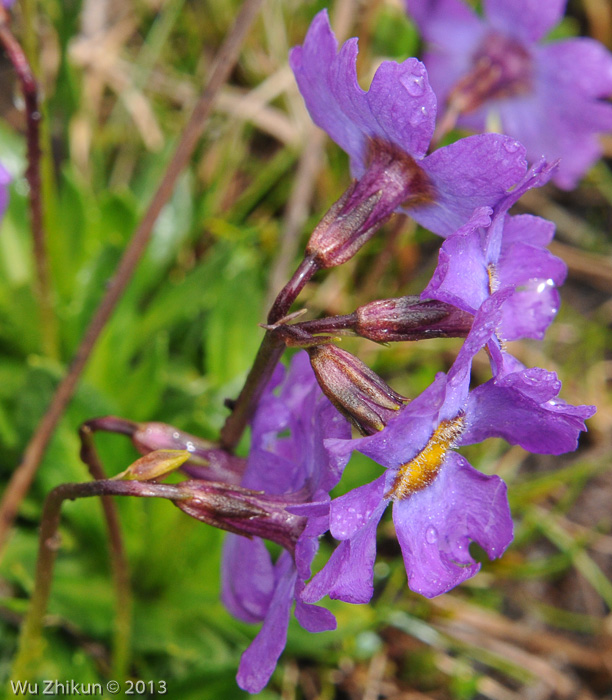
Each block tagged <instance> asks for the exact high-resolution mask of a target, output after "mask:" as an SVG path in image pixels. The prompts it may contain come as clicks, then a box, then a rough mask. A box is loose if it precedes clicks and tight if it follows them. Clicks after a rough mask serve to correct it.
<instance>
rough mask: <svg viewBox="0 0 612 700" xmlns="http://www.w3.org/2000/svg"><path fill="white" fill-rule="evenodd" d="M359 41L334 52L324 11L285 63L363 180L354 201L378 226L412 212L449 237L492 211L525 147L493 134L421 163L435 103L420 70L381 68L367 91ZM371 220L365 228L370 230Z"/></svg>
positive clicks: (519, 172)
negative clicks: (476, 214) (370, 206)
mask: <svg viewBox="0 0 612 700" xmlns="http://www.w3.org/2000/svg"><path fill="white" fill-rule="evenodd" d="M356 58H357V39H350V40H349V41H347V42H346V43H345V44H344V45H343V46H342V47H341V49H340V51H338V48H337V42H336V38H335V36H334V34H333V32H332V30H331V28H330V26H329V20H328V17H327V13H326V11H322V12H320V13H319V14H318V15H317V16H316V17H315V19H314V20H313V22H312V24H311V26H310V29H309V30H308V34H307V35H306V39H305V41H304V44H303V46H297V47H295V48H294V49H293V50H292V51H291V54H290V59H289V61H290V64H291V67H292V69H293V72H294V73H295V77H296V80H297V83H298V86H299V88H300V92H301V93H302V96H303V98H304V100H305V102H306V106H307V108H308V111H309V112H310V115H311V116H312V118H313V120H314V122H315V123H316V124H318V126H320V127H321V128H322V129H324V130H325V131H326V132H327V133H328V134H329V135H330V136H331V138H332V139H333V140H334V141H335V142H336V143H337V144H338V145H339V146H341V147H342V148H343V149H344V150H345V151H346V152H347V153H348V154H349V156H350V159H351V170H352V173H353V175H354V176H355V177H357V178H359V179H360V181H359V183H358V185H357V193H355V192H353V193H352V194H351V198H352V199H355V198H356V197H359V201H362V202H364V201H371V199H372V197H375V196H379V197H380V201H378V202H377V204H376V206H377V209H378V211H377V219H376V220H377V221H379V222H380V221H381V220H382V219H384V217H385V216H388V215H389V214H390V213H391V212H392V211H394V210H399V211H405V212H407V213H409V214H410V215H411V216H412V217H413V218H414V219H415V220H416V221H418V222H419V223H420V224H422V225H423V226H425V227H427V228H429V229H430V230H431V231H434V232H435V233H437V234H439V235H442V236H446V235H449V234H450V233H452V232H453V231H455V230H456V229H457V228H458V227H459V226H461V225H462V224H464V223H465V222H466V221H467V220H468V219H469V217H470V216H471V214H472V212H473V211H474V209H475V208H476V207H479V206H494V205H495V204H496V203H497V201H498V200H499V199H501V197H503V195H504V194H505V192H506V191H507V190H508V189H509V188H510V187H511V186H513V185H514V184H515V183H516V182H517V181H518V180H520V179H521V178H522V177H523V175H524V173H525V169H526V163H525V151H524V148H523V147H522V146H521V145H520V144H519V143H518V142H517V141H515V140H514V139H513V138H509V137H506V136H500V135H498V134H486V135H480V136H472V137H469V138H466V139H462V140H460V141H457V142H456V143H454V144H452V145H450V146H446V147H444V148H440V149H438V150H436V151H434V152H433V153H432V154H430V155H426V153H427V149H428V147H429V143H430V141H431V137H432V135H433V131H434V126H435V117H436V97H435V95H434V93H433V91H432V89H431V87H430V85H429V82H428V78H427V72H426V70H425V67H424V66H423V64H422V63H420V62H419V61H417V60H416V59H414V58H409V59H408V60H406V61H404V62H403V63H401V64H397V63H394V62H391V61H384V62H383V63H382V64H381V65H380V67H379V68H378V70H377V71H376V74H375V75H374V78H373V80H372V84H371V86H370V89H369V90H368V91H367V92H364V91H363V90H362V89H361V88H360V87H359V84H358V82H357V75H356V69H355V62H356ZM373 224H374V221H373V219H372V217H370V219H369V220H368V226H370V227H371V226H373Z"/></svg>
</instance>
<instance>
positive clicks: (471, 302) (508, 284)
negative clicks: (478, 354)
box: [422, 162, 567, 340]
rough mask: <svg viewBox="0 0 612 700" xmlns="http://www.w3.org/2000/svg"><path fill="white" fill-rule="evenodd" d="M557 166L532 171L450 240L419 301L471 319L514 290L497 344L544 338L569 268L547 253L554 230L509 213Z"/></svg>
mask: <svg viewBox="0 0 612 700" xmlns="http://www.w3.org/2000/svg"><path fill="white" fill-rule="evenodd" d="M555 166H556V164H553V165H548V164H546V163H545V162H541V163H540V164H539V165H537V166H535V167H533V168H532V169H531V170H530V171H529V173H528V174H527V175H526V177H525V178H524V179H523V181H522V182H521V183H519V185H517V187H516V188H514V189H513V191H512V192H511V193H510V194H508V195H507V196H506V197H504V198H503V199H502V200H501V201H500V202H499V203H498V204H497V206H496V207H495V208H494V210H493V211H492V210H491V209H489V208H488V207H481V208H479V209H477V210H476V211H475V212H474V215H473V216H472V218H471V219H470V221H468V223H467V224H465V225H464V226H462V227H461V228H460V229H459V230H458V231H456V232H455V233H454V234H452V235H451V236H449V237H448V238H447V239H446V240H445V241H444V243H443V244H442V246H441V248H440V252H439V258H438V266H437V268H436V270H435V272H434V275H433V277H432V279H431V281H430V283H429V285H428V286H427V287H426V289H425V290H424V291H423V294H422V298H423V299H437V300H439V301H444V302H446V303H449V304H453V305H455V306H457V307H458V308H460V309H463V310H464V311H468V312H470V313H472V314H474V313H476V311H477V310H478V309H479V308H480V306H481V304H482V303H483V302H484V300H485V299H487V298H488V297H489V296H490V295H491V294H493V293H494V292H495V291H498V290H500V289H512V290H514V294H512V296H510V297H509V298H508V300H507V301H506V303H505V304H504V306H503V309H502V315H501V319H500V324H499V328H498V332H499V336H500V339H502V340H517V339H519V338H543V337H544V333H545V331H546V329H547V328H548V326H549V325H550V323H551V321H552V320H553V318H554V317H555V315H556V313H557V310H558V308H559V293H558V291H557V287H559V286H560V285H561V284H563V282H564V280H565V276H566V273H567V268H566V265H565V263H564V262H563V261H562V260H561V259H560V258H557V257H555V256H554V255H552V254H551V253H549V252H548V251H547V250H546V246H547V245H548V243H550V241H551V240H552V237H553V235H554V231H555V227H554V224H552V223H551V222H550V221H546V220H545V219H541V218H539V217H537V216H531V215H528V214H525V215H522V216H509V215H508V213H507V212H508V210H509V209H510V207H511V206H512V205H513V204H514V203H515V202H516V201H517V200H518V199H519V198H520V197H521V196H522V195H523V193H524V192H526V191H527V190H529V189H531V188H532V187H539V186H541V185H543V184H544V183H545V182H547V181H548V180H549V179H550V177H551V176H552V175H553V173H554V171H555Z"/></svg>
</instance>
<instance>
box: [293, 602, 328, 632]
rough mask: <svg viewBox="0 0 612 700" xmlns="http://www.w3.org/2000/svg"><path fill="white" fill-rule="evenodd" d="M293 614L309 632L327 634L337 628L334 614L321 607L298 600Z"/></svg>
mask: <svg viewBox="0 0 612 700" xmlns="http://www.w3.org/2000/svg"><path fill="white" fill-rule="evenodd" d="M293 613H294V615H295V617H296V619H297V621H298V622H299V623H300V625H302V627H303V628H304V629H305V630H308V631H309V632H327V631H328V630H335V629H336V627H337V624H336V618H335V617H334V616H333V614H332V613H330V612H329V610H326V609H325V608H322V607H320V606H319V605H307V604H306V603H302V601H301V600H298V599H296V601H295V608H294V611H293Z"/></svg>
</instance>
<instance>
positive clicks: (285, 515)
mask: <svg viewBox="0 0 612 700" xmlns="http://www.w3.org/2000/svg"><path fill="white" fill-rule="evenodd" d="M180 487H181V490H182V492H183V493H186V494H189V496H188V497H183V498H181V499H180V500H178V499H177V500H175V501H174V504H175V505H176V506H177V507H178V508H180V509H181V510H182V511H184V512H185V513H187V514H188V515H191V517H193V518H196V519H197V520H200V521H201V522H204V523H207V524H208V525H212V526H213V527H218V528H220V529H222V530H227V531H229V532H234V533H236V534H237V535H244V536H245V537H253V536H256V537H263V538H264V539H267V540H270V541H272V542H276V543H277V544H280V545H281V547H284V548H285V549H287V550H289V551H290V552H293V550H294V549H295V543H296V542H297V540H298V538H299V536H300V535H301V533H302V531H303V530H304V527H305V525H306V518H305V517H303V516H300V515H294V514H292V513H289V512H288V511H287V510H286V507H287V506H289V505H295V503H294V502H292V501H290V500H287V498H284V497H282V496H278V497H275V496H267V495H265V494H263V493H262V492H261V491H250V490H249V489H243V488H241V487H239V486H229V485H228V484H220V483H215V482H204V481H200V480H194V481H185V482H183V483H182V484H180Z"/></svg>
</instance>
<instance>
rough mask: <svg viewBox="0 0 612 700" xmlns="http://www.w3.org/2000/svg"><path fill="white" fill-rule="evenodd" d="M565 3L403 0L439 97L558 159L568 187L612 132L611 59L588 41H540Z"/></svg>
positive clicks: (473, 123) (532, 151) (532, 152)
mask: <svg viewBox="0 0 612 700" xmlns="http://www.w3.org/2000/svg"><path fill="white" fill-rule="evenodd" d="M565 4H566V2H565V0H544V1H543V2H534V0H512V2H510V1H509V0H485V2H484V17H482V18H481V17H479V16H478V15H477V14H476V13H475V12H474V11H473V10H471V9H470V8H469V7H468V6H467V5H466V4H465V3H464V2H462V1H461V0H406V7H407V9H408V13H409V14H410V16H411V17H412V18H413V19H414V21H415V22H416V24H417V25H418V27H419V29H420V30H421V32H422V34H423V37H424V38H425V40H426V41H427V43H428V51H427V52H426V53H425V56H424V58H423V60H424V63H425V65H426V66H427V70H428V71H429V77H430V80H431V84H432V86H433V88H434V90H435V92H436V95H437V96H438V99H439V101H440V103H442V104H445V103H446V104H447V105H448V107H449V110H450V112H452V113H455V115H459V120H458V124H459V125H461V126H466V127H468V128H471V129H473V130H476V131H483V130H484V129H485V128H487V130H489V131H491V130H493V128H494V129H495V130H498V131H503V133H506V134H509V135H510V136H513V137H514V138H517V139H519V141H521V143H523V144H524V145H525V147H526V148H527V155H528V157H529V158H530V159H531V160H533V161H536V160H538V159H539V158H540V157H541V156H542V155H544V156H545V157H546V158H548V159H555V158H561V166H560V168H559V171H558V172H557V173H556V175H555V176H554V180H555V182H556V184H557V185H559V187H563V188H565V189H571V188H573V187H574V186H575V184H576V182H577V181H578V180H579V179H580V177H582V175H583V174H584V173H585V172H586V171H587V170H588V168H589V167H590V166H591V165H592V164H593V163H594V162H595V161H596V160H597V159H598V158H599V156H600V155H601V152H602V151H601V146H600V144H599V141H598V134H599V133H600V132H604V131H609V130H610V129H612V105H610V104H606V103H604V102H602V101H601V100H602V98H607V97H609V96H610V95H611V94H612V55H611V54H610V53H609V52H608V51H606V49H605V48H604V47H603V46H602V45H601V44H599V43H598V42H597V41H594V40H592V39H586V38H579V39H566V40H563V41H555V42H551V43H540V40H541V39H542V37H543V36H544V35H545V34H546V33H547V32H548V31H549V30H550V29H551V28H552V27H554V26H555V25H556V24H557V23H558V22H559V21H560V19H561V17H562V15H563V11H564V9H565Z"/></svg>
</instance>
